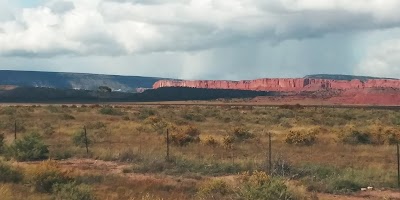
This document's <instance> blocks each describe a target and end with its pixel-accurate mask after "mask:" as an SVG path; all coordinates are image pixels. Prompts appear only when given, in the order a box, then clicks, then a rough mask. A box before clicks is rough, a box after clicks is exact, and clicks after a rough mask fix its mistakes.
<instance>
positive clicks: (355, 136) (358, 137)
mask: <svg viewBox="0 0 400 200" xmlns="http://www.w3.org/2000/svg"><path fill="white" fill-rule="evenodd" d="M339 139H340V140H341V141H342V142H343V143H345V144H372V143H373V141H372V135H371V133H369V132H366V131H359V130H350V131H349V132H347V133H342V134H340V135H339Z"/></svg>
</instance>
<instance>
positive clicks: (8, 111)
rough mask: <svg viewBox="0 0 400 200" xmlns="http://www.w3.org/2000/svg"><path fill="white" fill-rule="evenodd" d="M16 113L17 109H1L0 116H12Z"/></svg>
mask: <svg viewBox="0 0 400 200" xmlns="http://www.w3.org/2000/svg"><path fill="white" fill-rule="evenodd" d="M16 113H17V109H16V108H15V107H10V106H8V107H3V109H1V110H0V114H2V115H14V114H16Z"/></svg>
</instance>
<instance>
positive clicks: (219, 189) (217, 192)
mask: <svg viewBox="0 0 400 200" xmlns="http://www.w3.org/2000/svg"><path fill="white" fill-rule="evenodd" d="M233 191H234V190H233V188H232V187H231V186H230V185H228V184H227V183H226V182H225V181H223V180H211V181H208V182H206V183H204V184H203V185H202V186H201V187H200V188H199V191H198V192H197V196H198V197H199V198H200V199H222V198H223V197H225V196H228V195H229V194H232V193H233Z"/></svg>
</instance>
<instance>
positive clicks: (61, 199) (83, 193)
mask: <svg viewBox="0 0 400 200" xmlns="http://www.w3.org/2000/svg"><path fill="white" fill-rule="evenodd" d="M53 193H54V200H66V199H68V200H94V199H95V197H94V195H93V194H92V191H91V190H90V188H89V187H88V186H87V185H79V184H77V183H75V182H70V183H66V184H55V185H54V186H53Z"/></svg>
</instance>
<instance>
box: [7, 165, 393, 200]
mask: <svg viewBox="0 0 400 200" xmlns="http://www.w3.org/2000/svg"><path fill="white" fill-rule="evenodd" d="M39 163H40V162H15V163H13V165H15V166H19V167H23V168H25V167H29V166H31V165H37V164H39ZM57 163H58V164H59V165H60V166H61V167H62V168H64V169H69V170H74V171H76V172H81V173H92V174H112V175H119V176H123V177H127V178H129V179H131V180H132V181H138V180H141V181H143V180H152V181H159V182H162V183H164V184H165V183H168V184H171V185H174V184H179V183H181V182H182V179H185V180H184V181H196V180H195V179H191V178H182V177H174V176H168V175H158V174H139V173H124V172H123V170H124V169H126V168H129V167H130V166H131V165H130V164H126V163H121V162H111V161H101V160H93V159H75V158H74V159H67V160H61V161H57ZM207 178H217V179H224V180H225V179H226V180H227V181H234V179H235V176H232V175H231V176H222V177H207ZM317 196H318V198H319V199H321V200H339V199H341V200H342V199H343V200H362V199H382V200H383V199H385V200H386V199H399V200H400V191H394V190H371V191H360V192H357V193H354V194H352V195H333V194H325V193H318V194H317Z"/></svg>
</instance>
